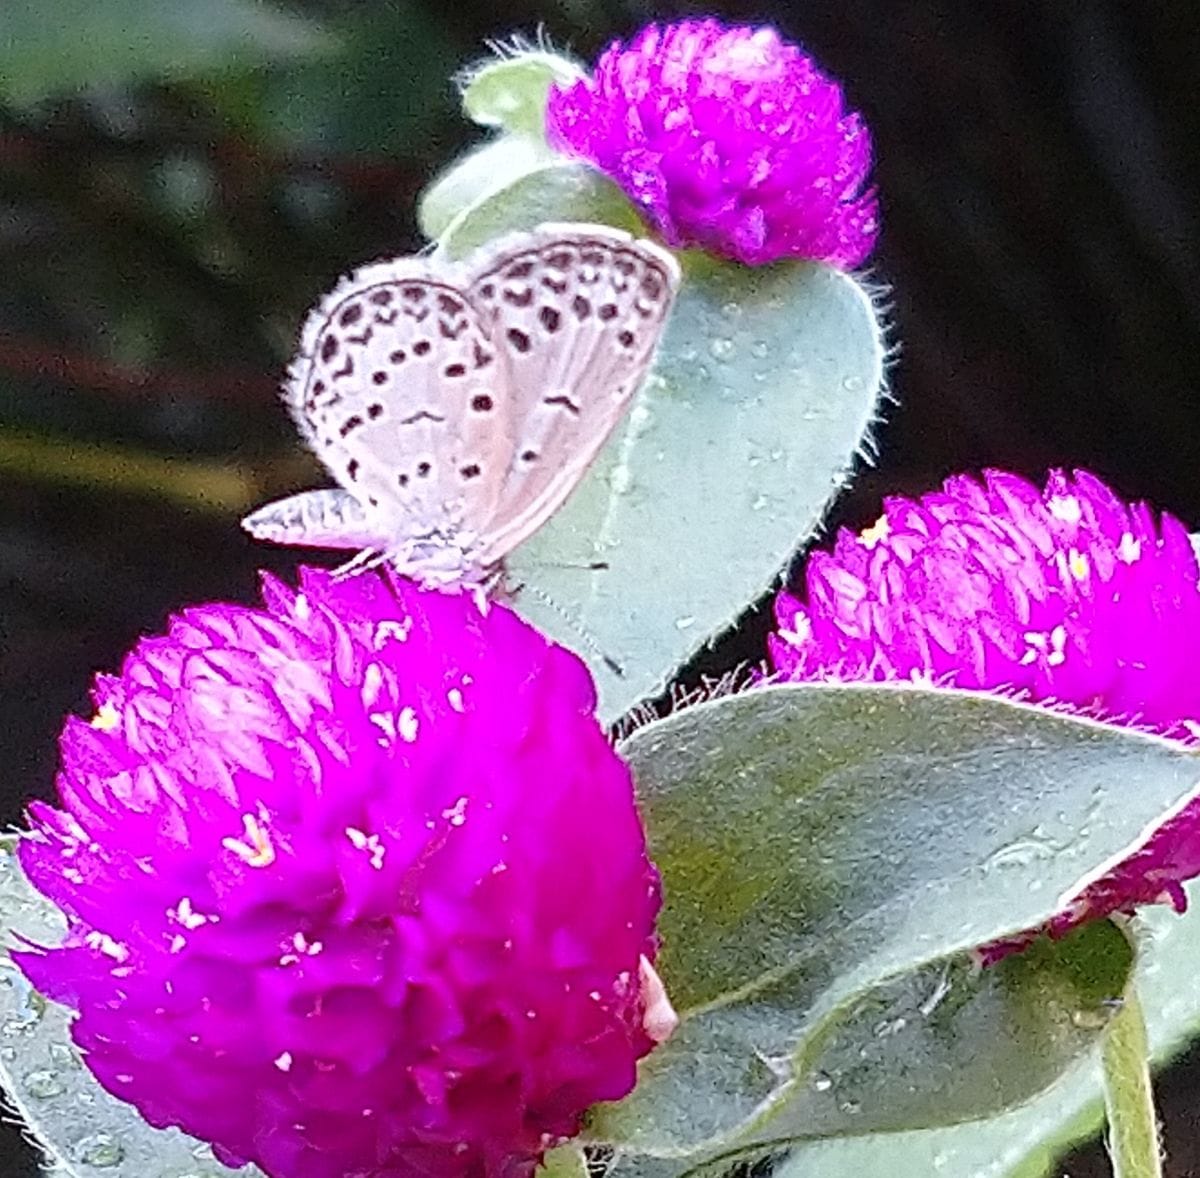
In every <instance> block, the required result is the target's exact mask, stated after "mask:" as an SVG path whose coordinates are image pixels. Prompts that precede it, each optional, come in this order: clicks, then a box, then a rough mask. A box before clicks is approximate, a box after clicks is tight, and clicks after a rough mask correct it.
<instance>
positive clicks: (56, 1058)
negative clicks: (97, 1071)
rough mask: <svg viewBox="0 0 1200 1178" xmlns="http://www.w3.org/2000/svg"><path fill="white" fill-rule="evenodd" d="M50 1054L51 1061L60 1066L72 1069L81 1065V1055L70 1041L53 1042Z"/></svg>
mask: <svg viewBox="0 0 1200 1178" xmlns="http://www.w3.org/2000/svg"><path fill="white" fill-rule="evenodd" d="M49 1055H50V1062H51V1063H53V1064H56V1065H57V1066H58V1067H60V1068H68V1069H70V1068H78V1067H80V1066H81V1065H80V1062H79V1055H78V1053H77V1052H76V1050H75V1048H74V1047H72V1046H71V1044H70V1043H51V1044H50V1051H49Z"/></svg>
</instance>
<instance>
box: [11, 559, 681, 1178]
mask: <svg viewBox="0 0 1200 1178" xmlns="http://www.w3.org/2000/svg"><path fill="white" fill-rule="evenodd" d="M264 596H265V600H266V608H265V609H262V610H255V609H249V608H245V607H242V606H233V605H210V606H204V607H202V608H198V609H193V610H189V611H187V612H185V613H183V614H181V615H180V616H178V617H176V618H175V619H173V621H172V622H171V624H170V626H169V628H168V631H167V633H166V635H165V636H163V637H158V638H148V639H145V640H143V641H142V642H141V643H139V644H138V646H137V648H136V649H135V650H134V651H133V653H132V654H130V655H129V657H128V658H127V660H126V662H125V665H124V667H123V668H122V671H121V674H120V675H119V676H117V677H108V676H100V677H99V678H98V679H97V682H96V687H95V692H94V698H95V704H96V713H95V716H94V718H93V719H92V720H91V722H90V723H88V722H85V721H82V720H79V719H75V718H72V719H70V720H68V722H67V725H66V729H65V731H64V733H63V737H62V771H61V774H60V776H59V781H58V786H59V792H60V796H61V799H62V805H63V809H62V810H56V809H54V808H52V807H50V806H48V805H44V804H40V803H38V804H35V805H34V806H32V807H31V811H30V814H31V820H32V821H31V825H32V828H33V829H32V833H31V834H30V835H29V836H28V837H26V838H25V839H24V840H23V841H22V844H21V851H20V854H21V862H22V864H23V865H24V868H25V870H26V871H27V873H28V875H29V877H30V879H31V880H32V881H33V883H34V884H35V885H36V886H37V887H38V888H39V889H40V890H41V891H42V892H43V893H44V894H45V895H46V896H48V897H49V898H50V899H52V900H53V901H54V902H55V903H56V904H58V906H59V907H60V908H61V909H62V910H63V912H64V913H65V914H66V917H67V924H68V932H67V936H66V939H65V941H64V942H63V944H62V945H61V946H59V947H56V948H42V947H38V946H32V947H29V948H28V949H27V950H25V951H23V952H21V953H18V954H15V956H16V958H17V960H18V961H19V963H20V965H21V968H22V969H23V970H24V971H25V973H26V974H27V975H28V977H29V978H30V980H31V981H32V982H33V984H34V985H35V986H37V987H38V988H39V989H41V990H42V991H43V992H44V993H46V994H47V995H49V996H50V997H52V998H54V999H57V1000H58V1001H60V1002H63V1003H66V1004H67V1005H69V1006H71V1007H72V1008H74V1009H75V1010H76V1011H77V1012H78V1018H77V1019H76V1020H75V1022H74V1024H73V1034H74V1037H75V1040H76V1042H77V1043H78V1044H79V1046H80V1047H81V1048H83V1049H84V1052H85V1059H86V1061H87V1064H88V1066H89V1067H90V1068H91V1069H92V1071H93V1072H94V1073H95V1074H96V1076H97V1077H98V1079H99V1080H100V1082H101V1083H102V1084H103V1085H104V1087H105V1088H107V1089H108V1090H109V1091H110V1092H113V1093H115V1094H116V1095H117V1096H119V1097H121V1098H122V1099H125V1100H128V1101H130V1102H132V1103H133V1104H135V1105H136V1106H137V1107H138V1109H139V1110H140V1111H141V1113H142V1115H143V1116H144V1117H145V1118H146V1120H147V1121H149V1122H150V1123H151V1124H152V1125H155V1126H165V1125H178V1126H181V1127H182V1128H183V1129H185V1130H186V1131H187V1132H189V1133H192V1134H194V1135H196V1136H198V1137H200V1138H202V1139H204V1140H207V1141H210V1142H213V1143H214V1144H215V1145H216V1147H217V1149H218V1156H219V1157H220V1158H221V1160H222V1161H224V1162H226V1163H227V1164H231V1165H240V1164H242V1163H243V1162H245V1161H252V1162H255V1163H257V1164H258V1165H259V1166H261V1167H262V1168H263V1169H264V1170H265V1171H266V1172H267V1173H268V1174H269V1175H272V1176H275V1178H351V1176H363V1178H365V1176H370V1178H401V1176H403V1178H409V1176H411V1175H415V1174H422V1175H471V1176H480V1178H482V1176H485V1175H487V1176H491V1175H497V1176H499V1175H503V1176H505V1178H512V1176H519V1175H522V1174H528V1173H530V1172H531V1171H532V1170H533V1168H534V1166H535V1165H536V1163H537V1161H538V1160H539V1159H540V1157H541V1155H542V1153H543V1152H544V1151H545V1150H546V1149H547V1148H548V1147H549V1146H551V1145H553V1144H555V1143H556V1142H558V1141H560V1140H561V1139H564V1138H567V1137H569V1136H571V1135H573V1134H575V1133H576V1132H578V1130H579V1128H580V1120H581V1116H582V1114H583V1113H584V1111H585V1110H586V1109H587V1108H588V1107H589V1106H590V1105H592V1104H593V1103H594V1102H596V1101H600V1100H615V1099H618V1098H620V1097H621V1096H623V1095H625V1094H626V1093H627V1092H628V1091H629V1090H630V1089H631V1088H632V1086H633V1083H634V1068H635V1062H636V1060H637V1059H638V1058H639V1057H640V1056H642V1055H644V1054H645V1053H646V1052H647V1051H648V1050H649V1049H650V1048H651V1046H652V1035H653V1037H661V1036H662V1034H663V1033H664V1032H665V1031H666V1030H667V1029H669V1020H664V1018H663V1012H664V1002H663V996H662V994H661V989H660V988H659V986H658V983H657V979H656V978H655V976H654V974H653V970H652V969H650V967H649V960H648V959H649V958H652V957H653V955H654V950H655V940H654V934H653V928H654V921H655V917H656V914H657V912H658V907H659V891H658V877H657V874H656V872H655V870H654V867H653V865H652V864H651V863H650V861H649V860H648V858H647V855H646V846H645V840H644V836H643V832H642V828H641V825H640V822H639V819H638V815H637V812H636V810H635V807H634V800H633V793H632V786H631V780H630V775H629V772H628V769H627V768H626V766H625V765H624V763H623V762H622V761H621V760H620V759H619V758H618V757H617V755H616V754H615V752H614V751H613V750H612V748H611V747H610V745H609V743H608V741H607V739H606V737H605V734H604V732H603V731H602V730H601V728H600V726H599V724H598V723H597V721H596V719H595V716H594V713H593V709H594V705H595V697H594V692H593V686H592V683H591V680H590V678H589V676H588V673H587V671H586V670H585V669H584V667H583V665H582V664H581V663H580V662H579V660H578V659H576V658H575V657H574V656H573V655H571V654H570V653H568V652H567V651H566V650H563V649H562V648H560V647H557V646H555V645H553V644H552V643H550V642H549V641H548V640H547V639H545V638H543V637H542V636H541V635H540V634H538V633H537V632H536V631H535V630H533V629H532V628H531V627H529V626H527V625H526V624H525V623H523V622H521V621H520V620H519V619H518V618H517V617H516V616H515V615H513V614H512V613H510V612H509V611H508V610H506V609H504V608H501V607H496V606H492V607H490V608H486V609H483V608H481V607H480V605H479V604H477V603H476V601H475V599H474V598H473V597H472V596H470V595H442V594H439V593H436V592H429V591H421V590H418V589H416V588H414V587H412V586H411V585H409V584H407V583H404V582H397V583H396V584H395V585H389V583H388V582H387V581H385V580H383V579H382V578H379V577H376V576H374V575H364V576H358V577H355V578H352V579H350V580H345V581H340V582H338V581H334V580H333V579H332V578H331V577H330V576H329V575H328V574H324V573H319V572H315V571H307V572H305V573H304V574H303V575H302V581H301V588H300V591H299V592H298V593H294V592H291V591H289V590H288V589H286V588H284V587H283V586H281V585H280V584H278V583H277V582H275V581H272V580H270V579H267V580H266V582H265V587H264ZM647 1028H649V1031H650V1033H648V1031H647Z"/></svg>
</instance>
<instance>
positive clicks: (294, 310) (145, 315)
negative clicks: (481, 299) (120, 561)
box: [0, 0, 469, 512]
mask: <svg viewBox="0 0 1200 1178" xmlns="http://www.w3.org/2000/svg"><path fill="white" fill-rule="evenodd" d="M463 53H464V48H463V47H461V46H460V45H459V43H458V42H457V41H456V40H455V38H454V36H453V34H452V32H451V31H450V29H449V28H448V26H447V25H446V23H445V21H443V20H437V19H434V18H433V17H432V16H431V15H430V13H429V12H428V11H426V10H425V9H424V8H422V7H420V6H418V5H416V4H412V3H394V2H385V0H362V2H359V3H355V4H353V5H350V4H343V5H337V4H320V3H310V4H306V5H300V4H293V5H290V6H289V7H284V6H282V5H278V4H272V3H264V2H260V0H54V2H53V3H38V2H36V0H16V2H15V3H10V4H7V5H4V6H2V7H0V272H2V273H3V275H4V277H3V279H2V280H0V477H4V476H5V475H7V476H9V477H12V478H17V479H19V480H22V481H25V480H29V479H34V480H42V481H45V482H47V483H49V484H53V483H55V482H59V481H68V482H71V483H74V484H78V483H80V482H84V483H87V482H92V483H94V484H96V485H98V486H103V487H106V488H108V489H117V490H120V489H122V488H123V489H125V490H127V491H129V492H131V493H133V494H135V495H143V496H149V497H152V498H153V497H161V496H165V497H166V498H168V499H171V498H174V499H177V500H182V501H184V502H187V503H191V504H193V505H196V506H199V507H202V508H205V507H207V508H212V509H216V510H220V511H223V512H232V511H237V510H240V509H241V508H242V507H244V506H247V505H248V503H240V502H239V499H240V498H245V499H247V500H248V501H253V500H256V499H258V498H260V497H261V495H262V494H264V493H269V492H270V491H273V490H275V489H278V487H279V486H281V485H283V486H291V485H294V484H298V483H301V482H304V481H305V479H306V478H307V477H308V472H307V467H308V460H307V459H305V458H303V457H302V456H300V455H299V452H298V448H297V447H296V444H295V441H294V437H293V435H292V433H291V430H290V427H289V426H288V424H287V423H286V421H285V420H284V415H283V414H282V413H280V412H279V408H278V405H277V402H276V398H275V395H274V390H275V386H276V383H277V379H278V375H279V373H280V372H281V370H282V366H283V363H284V362H285V360H286V358H287V356H288V354H289V353H290V351H291V348H292V343H293V333H294V330H295V325H296V323H297V322H298V320H299V318H300V316H301V314H302V312H303V310H304V309H305V307H306V306H307V305H308V303H309V302H310V301H311V300H312V299H313V298H314V297H315V296H316V294H318V293H319V292H320V291H321V290H322V289H324V288H325V287H327V286H328V285H329V284H330V283H331V282H332V280H333V279H334V278H335V277H336V275H337V274H338V273H339V272H340V271H342V270H345V269H347V268H349V267H350V266H352V265H355V264H357V263H359V262H362V261H364V260H367V259H369V258H371V257H373V256H377V255H379V254H382V253H395V252H403V251H405V250H408V249H411V248H414V247H415V245H416V244H417V239H416V235H415V233H414V225H413V218H414V211H413V199H414V197H415V194H416V193H417V191H418V190H419V189H420V187H421V186H422V184H423V183H424V181H425V179H426V177H427V175H428V173H429V171H430V170H431V169H432V168H433V167H434V166H436V164H437V163H438V162H440V160H442V159H443V158H444V157H445V156H447V155H450V154H453V153H454V152H456V151H457V150H458V149H459V147H460V146H461V143H462V140H463V137H464V136H465V134H466V128H465V127H463V126H461V125H460V123H461V120H460V118H459V115H458V111H457V102H456V95H455V93H454V88H453V86H452V84H451V81H450V78H451V75H452V74H453V73H454V71H455V70H456V69H457V68H458V66H459V65H460V64H461V58H462V56H463ZM468 55H469V54H468ZM155 458H158V459H160V460H161V459H164V458H165V459H170V460H173V461H175V462H177V463H181V462H185V461H186V462H188V463H190V464H191V466H190V467H189V468H184V467H182V466H180V467H179V468H178V469H179V475H180V477H179V478H178V479H172V478H170V477H164V475H163V472H162V469H161V468H160V467H159V466H156V465H155V463H154V459H155Z"/></svg>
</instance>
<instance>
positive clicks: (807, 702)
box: [593, 684, 1200, 1165]
mask: <svg viewBox="0 0 1200 1178" xmlns="http://www.w3.org/2000/svg"><path fill="white" fill-rule="evenodd" d="M622 752H623V753H624V755H625V756H626V757H627V758H628V759H629V761H630V763H631V764H632V766H633V768H634V773H635V776H636V779H637V782H638V788H639V794H640V797H641V800H642V806H643V809H644V813H645V817H646V822H647V828H648V831H649V833H650V841H651V850H652V853H653V855H654V858H655V860H656V862H657V863H658V865H659V868H660V870H661V871H662V874H663V883H664V894H665V896H666V908H665V910H664V914H663V917H662V919H661V921H660V925H659V931H660V934H661V936H662V940H663V952H662V955H661V957H660V960H659V963H658V965H659V969H660V972H661V974H662V977H663V980H664V982H665V984H666V986H667V990H668V993H669V994H670V996H671V998H672V1001H673V1002H674V1004H675V1006H676V1009H677V1010H678V1011H679V1013H680V1016H681V1020H682V1021H681V1025H680V1027H679V1029H678V1030H677V1031H676V1033H675V1035H674V1036H673V1037H672V1038H671V1039H670V1040H669V1041H668V1042H667V1043H666V1044H665V1045H664V1046H663V1047H661V1048H660V1049H659V1050H658V1051H656V1052H655V1053H654V1054H653V1055H652V1056H650V1057H649V1058H648V1059H647V1060H646V1061H644V1063H643V1066H642V1074H641V1078H640V1081H639V1084H638V1087H637V1088H636V1089H635V1090H634V1092H633V1093H632V1095H631V1096H630V1097H629V1098H627V1099H626V1100H625V1101H623V1102H622V1103H621V1104H619V1105H615V1106H609V1107H607V1108H605V1109H604V1110H603V1111H601V1112H600V1113H598V1115H597V1116H596V1118H595V1123H594V1126H593V1132H594V1135H595V1137H596V1139H597V1140H603V1141H608V1142H611V1143H613V1144H616V1145H617V1146H618V1147H619V1148H620V1149H622V1150H623V1151H627V1152H628V1153H629V1154H632V1155H638V1154H649V1155H654V1156H657V1157H660V1158H675V1159H686V1161H687V1164H689V1165H691V1164H695V1163H696V1162H698V1161H701V1160H704V1159H705V1158H707V1157H711V1156H715V1155H716V1154H719V1153H721V1152H723V1151H727V1150H730V1149H739V1148H744V1147H745V1146H746V1145H748V1144H749V1143H760V1144H761V1143H778V1142H780V1141H782V1140H788V1139H796V1140H798V1139H803V1138H806V1137H830V1136H838V1135H858V1134H862V1133H866V1132H876V1131H881V1130H885V1129H886V1130H888V1131H895V1130H901V1129H909V1128H916V1127H924V1126H931V1125H942V1124H948V1123H954V1122H957V1121H961V1120H965V1119H968V1118H971V1117H981V1116H988V1115H991V1114H993V1113H995V1112H997V1111H999V1110H1000V1109H1002V1108H1005V1107H1008V1106H1011V1105H1012V1104H1014V1103H1016V1102H1017V1101H1018V1100H1020V1099H1024V1098H1028V1097H1029V1096H1032V1095H1034V1094H1035V1093H1036V1092H1038V1091H1040V1090H1041V1089H1043V1088H1045V1087H1046V1086H1047V1085H1048V1084H1050V1083H1051V1082H1052V1081H1053V1080H1054V1078H1055V1077H1056V1076H1057V1075H1059V1074H1061V1073H1062V1072H1064V1071H1066V1070H1067V1069H1068V1067H1069V1066H1070V1065H1071V1064H1072V1063H1073V1062H1074V1061H1075V1060H1076V1059H1078V1058H1079V1056H1080V1054H1081V1053H1082V1052H1083V1051H1084V1050H1085V1049H1086V1047H1087V1046H1088V1044H1089V1043H1090V1042H1091V1041H1092V1040H1093V1039H1094V1036H1095V1035H1096V1034H1098V1033H1099V1031H1100V1029H1101V1028H1102V1027H1103V1025H1104V1021H1105V1009H1106V1008H1105V1005H1104V1001H1105V999H1109V998H1113V997H1116V996H1118V995H1119V994H1120V992H1121V991H1122V989H1123V977H1124V971H1125V969H1126V968H1127V966H1128V957H1125V958H1124V959H1122V957H1121V955H1120V953H1119V952H1118V951H1117V950H1115V949H1114V948H1113V945H1112V941H1111V937H1109V934H1108V933H1105V932H1103V931H1102V932H1092V931H1090V930H1089V931H1088V933H1087V934H1086V935H1085V934H1081V935H1080V937H1078V938H1073V939H1070V940H1068V941H1066V942H1063V943H1062V944H1060V945H1058V946H1053V947H1046V948H1044V949H1043V950H1042V952H1043V953H1044V956H1041V957H1039V956H1033V957H1031V956H1028V955H1026V956H1025V957H1023V958H1019V959H1016V960H1015V961H1013V962H1008V963H1005V965H1004V966H1003V967H1002V968H1000V969H998V970H989V971H986V972H984V973H982V974H978V973H973V972H972V971H970V970H967V969H966V968H965V967H964V964H963V961H962V959H961V958H960V957H957V956H956V955H959V954H962V953H963V952H964V951H967V950H969V949H971V948H973V947H976V946H978V945H981V944H986V943H989V942H991V941H994V940H998V939H1000V938H1003V937H1005V936H1007V935H1010V934H1013V933H1015V932H1018V931H1020V930H1023V929H1027V928H1031V927H1036V926H1038V925H1040V924H1042V923H1044V922H1045V921H1046V920H1047V919H1048V918H1049V917H1050V916H1051V915H1053V914H1054V913H1055V912H1057V911H1059V910H1060V908H1061V907H1062V906H1063V903H1064V901H1065V899H1066V898H1067V897H1069V896H1070V895H1071V894H1073V893H1074V891H1075V890H1077V888H1078V887H1079V886H1080V885H1081V881H1083V880H1084V879H1085V878H1087V877H1089V876H1090V875H1091V874H1092V873H1094V872H1095V871H1096V870H1097V869H1099V868H1100V867H1101V866H1102V865H1103V864H1105V863H1107V862H1109V861H1110V860H1111V859H1112V858H1113V857H1114V856H1118V855H1122V854H1123V853H1124V852H1125V851H1127V850H1128V848H1129V847H1130V846H1131V844H1133V843H1135V842H1136V841H1137V840H1138V839H1139V838H1140V837H1141V836H1142V835H1143V834H1144V831H1145V829H1146V827H1147V825H1148V824H1149V823H1151V822H1152V821H1153V820H1155V819H1156V818H1157V817H1158V816H1160V815H1161V814H1162V813H1163V812H1164V811H1166V810H1167V809H1169V808H1171V807H1172V806H1174V805H1176V804H1178V803H1179V802H1180V801H1181V800H1182V799H1184V798H1187V797H1189V796H1191V795H1192V794H1194V793H1195V791H1196V788H1197V782H1200V756H1198V755H1197V754H1195V753H1193V752H1189V751H1188V750H1186V749H1185V748H1183V747H1181V746H1179V745H1178V744H1175V743H1172V742H1169V741H1165V740H1161V739H1158V738H1155V737H1151V736H1147V735H1144V734H1141V733H1137V732H1133V731H1130V730H1127V729H1121V728H1116V727H1112V726H1107V725H1101V724H1097V723H1094V722H1092V721H1088V720H1084V719H1081V718H1076V717H1068V716H1064V715H1057V714H1054V713H1052V712H1049V711H1047V710H1046V709H1043V708H1037V707H1033V706H1029V705H1023V704H1018V703H1013V702H1011V701H1008V700H1004V699H999V698H995V697H991V696H986V695H981V694H977V693H967V692H954V691H949V690H935V689H918V688H915V687H911V686H896V685H882V684H859V685H834V684H792V685H784V686H776V687H767V688H762V689H759V690H756V691H752V692H748V693H746V694H744V695H740V696H733V697H726V698H723V699H719V700H715V701H712V702H710V703H707V704H701V705H698V706H696V707H694V708H690V709H687V710H685V711H683V712H681V713H679V714H677V715H675V716H672V717H670V718H668V719H666V720H663V721H659V722H656V723H654V724H651V725H649V726H648V727H646V728H643V729H641V730H640V731H638V732H636V733H635V734H634V735H633V736H632V737H630V739H629V740H627V741H626V742H625V743H624V745H623V747H622ZM1106 938H1107V939H1106ZM1106 946H1107V947H1106ZM1085 963H1086V964H1085ZM879 1028H884V1029H888V1028H899V1029H898V1030H896V1031H890V1030H889V1031H888V1033H887V1034H881V1032H880V1030H879ZM826 1080H830V1081H831V1082H830V1083H829V1084H825V1081H826ZM831 1091H832V1092H834V1097H830V1096H829V1095H828V1094H829V1092H831ZM681 1164H682V1161H681Z"/></svg>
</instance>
